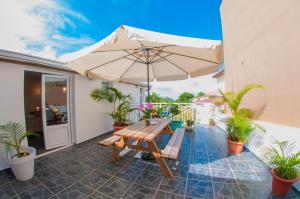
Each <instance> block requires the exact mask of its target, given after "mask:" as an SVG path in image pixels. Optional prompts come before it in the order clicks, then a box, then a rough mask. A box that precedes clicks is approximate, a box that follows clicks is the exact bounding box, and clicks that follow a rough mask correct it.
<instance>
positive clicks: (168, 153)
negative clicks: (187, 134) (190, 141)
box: [162, 128, 185, 160]
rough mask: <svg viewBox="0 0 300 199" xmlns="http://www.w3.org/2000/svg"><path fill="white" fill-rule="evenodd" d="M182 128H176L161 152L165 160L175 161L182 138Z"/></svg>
mask: <svg viewBox="0 0 300 199" xmlns="http://www.w3.org/2000/svg"><path fill="white" fill-rule="evenodd" d="M184 131H185V129H184V128H177V129H176V130H175V132H174V134H173V135H172V138H171V139H170V141H169V143H168V144H167V146H166V147H165V149H164V150H163V151H162V156H163V157H164V158H167V159H171V160H177V157H178V153H179V150H180V147H181V143H182V140H183V136H184Z"/></svg>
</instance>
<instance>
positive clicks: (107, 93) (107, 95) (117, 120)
mask: <svg viewBox="0 0 300 199" xmlns="http://www.w3.org/2000/svg"><path fill="white" fill-rule="evenodd" d="M91 98H92V99H93V100H95V101H97V102H108V103H110V104H111V105H112V108H113V111H112V112H111V113H108V114H109V115H110V116H111V117H112V119H113V121H114V124H115V125H118V126H123V125H125V123H126V115H127V114H128V113H130V112H132V111H134V110H135V108H130V101H131V97H130V96H129V95H123V94H122V92H121V91H119V90H118V89H116V88H107V89H105V90H103V89H95V90H94V91H92V93H91Z"/></svg>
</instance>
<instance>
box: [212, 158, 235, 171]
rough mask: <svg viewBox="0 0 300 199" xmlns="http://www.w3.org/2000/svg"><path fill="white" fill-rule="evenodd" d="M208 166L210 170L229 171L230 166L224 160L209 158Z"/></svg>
mask: <svg viewBox="0 0 300 199" xmlns="http://www.w3.org/2000/svg"><path fill="white" fill-rule="evenodd" d="M209 166H210V168H212V169H223V170H224V169H228V170H230V165H229V163H228V161H227V159H226V158H223V159H215V158H211V159H209Z"/></svg>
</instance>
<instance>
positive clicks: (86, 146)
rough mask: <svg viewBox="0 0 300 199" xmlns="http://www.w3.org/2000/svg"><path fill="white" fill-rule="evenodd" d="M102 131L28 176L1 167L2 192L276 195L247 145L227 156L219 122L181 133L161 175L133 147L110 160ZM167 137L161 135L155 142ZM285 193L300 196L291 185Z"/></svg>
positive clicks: (177, 197)
mask: <svg viewBox="0 0 300 199" xmlns="http://www.w3.org/2000/svg"><path fill="white" fill-rule="evenodd" d="M106 136H107V135H106ZM103 137H105V136H102V137H98V138H96V139H93V140H90V141H88V142H85V143H82V144H79V145H75V146H72V147H70V148H68V149H66V150H63V151H59V152H57V153H53V154H50V155H47V156H45V157H42V158H38V159H36V167H35V170H36V173H35V177H34V178H33V179H32V180H30V181H27V182H18V181H16V180H15V179H14V177H13V176H12V174H11V172H10V171H9V170H6V171H1V172H0V198H70V199H74V198H93V199H112V198H126V199H127V198H128V199H152V198H153V199H183V198H186V199H197V198H216V199H219V198H224V199H225V198H226V199H230V198H241V199H246V198H247V199H248V198H253V199H266V198H268V199H269V198H270V199H271V198H277V197H274V196H272V195H271V194H270V190H271V176H270V173H269V171H268V169H267V168H265V167H264V165H263V164H262V162H260V161H259V160H258V159H257V158H256V157H255V156H254V155H253V154H252V153H250V152H249V151H244V152H243V153H242V154H241V155H240V156H228V155H227V146H226V137H225V135H224V132H222V130H220V129H218V128H217V127H214V128H210V127H207V126H198V127H196V128H195V131H194V132H186V133H185V137H184V141H183V145H182V150H181V151H180V157H179V162H177V163H175V162H173V161H170V162H168V164H169V165H170V168H171V169H172V172H173V174H174V175H175V176H176V177H175V178H164V177H163V176H162V174H161V172H160V169H159V167H158V165H156V164H153V163H149V162H144V161H142V160H139V159H137V158H134V157H133V156H134V154H135V153H134V152H133V151H131V152H129V153H128V154H126V155H125V156H123V157H121V158H120V160H119V161H118V162H117V163H116V164H112V163H110V162H109V158H110V155H111V153H112V148H103V147H100V146H99V145H97V144H96V143H97V141H99V140H101V139H103ZM168 140H169V137H168V136H163V137H161V138H160V139H159V140H158V143H159V146H160V147H164V145H165V144H166V143H167V142H168ZM286 198H289V199H295V198H300V197H299V195H298V194H297V193H296V192H295V191H291V192H290V193H289V195H288V196H287V197H286Z"/></svg>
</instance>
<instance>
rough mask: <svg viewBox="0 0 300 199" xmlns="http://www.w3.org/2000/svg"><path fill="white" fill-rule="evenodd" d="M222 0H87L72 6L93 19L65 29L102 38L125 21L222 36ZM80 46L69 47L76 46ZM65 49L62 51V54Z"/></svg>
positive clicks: (175, 31) (189, 33)
mask: <svg viewBox="0 0 300 199" xmlns="http://www.w3.org/2000/svg"><path fill="white" fill-rule="evenodd" d="M220 4H221V0H186V1H182V0H177V1H176V0H175V1H167V0H85V1H78V0H77V1H75V0H72V1H70V2H69V4H68V5H66V6H68V7H70V8H71V9H73V10H74V11H76V12H79V13H80V14H82V15H83V16H85V17H86V18H87V19H88V20H89V21H90V23H82V22H79V23H78V24H77V27H76V28H74V27H72V26H66V27H65V28H64V29H62V30H61V33H63V34H64V35H68V36H71V37H77V36H79V35H85V36H87V37H90V38H91V39H92V40H94V41H99V40H101V39H103V38H104V37H105V36H107V35H109V34H110V33H111V32H112V31H113V30H115V29H116V28H117V27H119V26H120V25H121V24H126V25H129V26H134V27H139V28H144V29H149V30H153V31H158V32H164V33H169V34H176V35H182V36H190V37H200V38H208V39H216V40H220V39H222V31H221V22H220V13H219V7H220ZM76 49H78V47H76V46H73V48H70V49H65V50H66V51H72V50H76ZM61 53H64V52H63V51H59V54H61Z"/></svg>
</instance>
